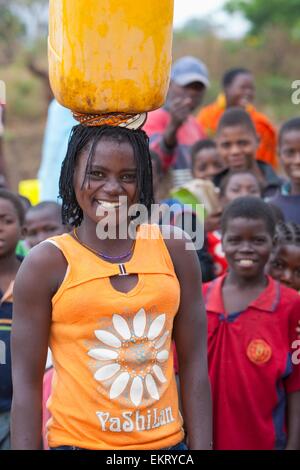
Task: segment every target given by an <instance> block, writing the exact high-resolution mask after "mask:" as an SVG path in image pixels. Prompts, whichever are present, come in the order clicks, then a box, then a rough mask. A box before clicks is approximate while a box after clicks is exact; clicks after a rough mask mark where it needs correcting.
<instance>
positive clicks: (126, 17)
mask: <svg viewBox="0 0 300 470" xmlns="http://www.w3.org/2000/svg"><path fill="white" fill-rule="evenodd" d="M173 7H174V0H140V1H137V0H50V12H49V13H50V15H49V17H50V18H49V42H48V44H49V47H48V51H49V74H50V82H51V87H52V90H53V93H54V95H55V98H56V99H57V101H58V102H59V103H60V104H62V105H63V106H65V107H67V108H70V109H72V111H76V112H78V113H89V114H91V113H95V114H105V113H116V112H120V113H133V114H134V113H142V112H146V111H151V110H153V109H156V108H159V107H160V106H162V104H163V103H164V101H165V97H166V93H167V90H168V85H169V77H170V67H171V49H172V26H173V25H172V23H173Z"/></svg>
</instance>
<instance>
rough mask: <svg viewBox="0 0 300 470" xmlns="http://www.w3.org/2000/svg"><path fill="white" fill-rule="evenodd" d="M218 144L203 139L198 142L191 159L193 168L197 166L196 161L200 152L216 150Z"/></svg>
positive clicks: (193, 147) (192, 150) (192, 151)
mask: <svg viewBox="0 0 300 470" xmlns="http://www.w3.org/2000/svg"><path fill="white" fill-rule="evenodd" d="M216 148H217V144H216V143H215V142H214V141H213V140H212V139H203V140H198V141H197V142H195V144H194V145H193V146H192V147H191V158H192V168H193V167H194V165H195V159H196V155H197V154H198V152H201V151H202V150H204V149H216Z"/></svg>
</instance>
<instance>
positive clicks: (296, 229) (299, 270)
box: [268, 223, 300, 291]
mask: <svg viewBox="0 0 300 470" xmlns="http://www.w3.org/2000/svg"><path fill="white" fill-rule="evenodd" d="M268 271H269V274H270V275H271V276H272V277H273V278H274V279H276V280H278V281H279V282H282V283H283V284H285V285H287V286H288V287H291V288H292V289H295V290H297V291H300V225H297V224H294V223H280V224H278V225H277V227H276V235H275V245H274V249H273V251H272V255H271V258H270V262H269V264H268Z"/></svg>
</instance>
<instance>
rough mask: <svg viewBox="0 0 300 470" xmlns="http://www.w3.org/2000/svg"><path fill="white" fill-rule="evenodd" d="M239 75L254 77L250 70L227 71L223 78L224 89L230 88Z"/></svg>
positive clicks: (236, 69)
mask: <svg viewBox="0 0 300 470" xmlns="http://www.w3.org/2000/svg"><path fill="white" fill-rule="evenodd" d="M238 75H252V73H251V72H250V70H248V69H245V68H242V67H240V68H235V69H229V70H227V71H226V72H225V73H224V75H223V78H222V86H223V88H227V87H229V86H230V85H231V84H232V83H233V82H234V80H235V79H236V77H237V76H238Z"/></svg>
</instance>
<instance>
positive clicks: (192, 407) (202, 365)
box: [166, 236, 212, 450]
mask: <svg viewBox="0 0 300 470" xmlns="http://www.w3.org/2000/svg"><path fill="white" fill-rule="evenodd" d="M187 241H188V237H187V236H184V239H182V240H174V239H173V240H166V244H167V247H168V249H169V252H170V254H171V257H172V260H173V263H174V267H175V271H176V274H177V277H178V280H179V283H180V289H181V295H180V297H181V300H180V306H179V311H178V313H177V315H176V318H175V323H174V339H175V344H176V349H177V354H178V362H179V378H180V389H181V396H182V411H183V417H184V424H185V429H186V431H187V438H188V446H189V449H191V450H204V449H211V443H212V402H211V391H210V383H209V378H208V367H207V323H206V313H205V309H204V304H203V300H202V281H201V268H200V264H199V261H198V257H197V254H196V251H188V250H186V242H187Z"/></svg>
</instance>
